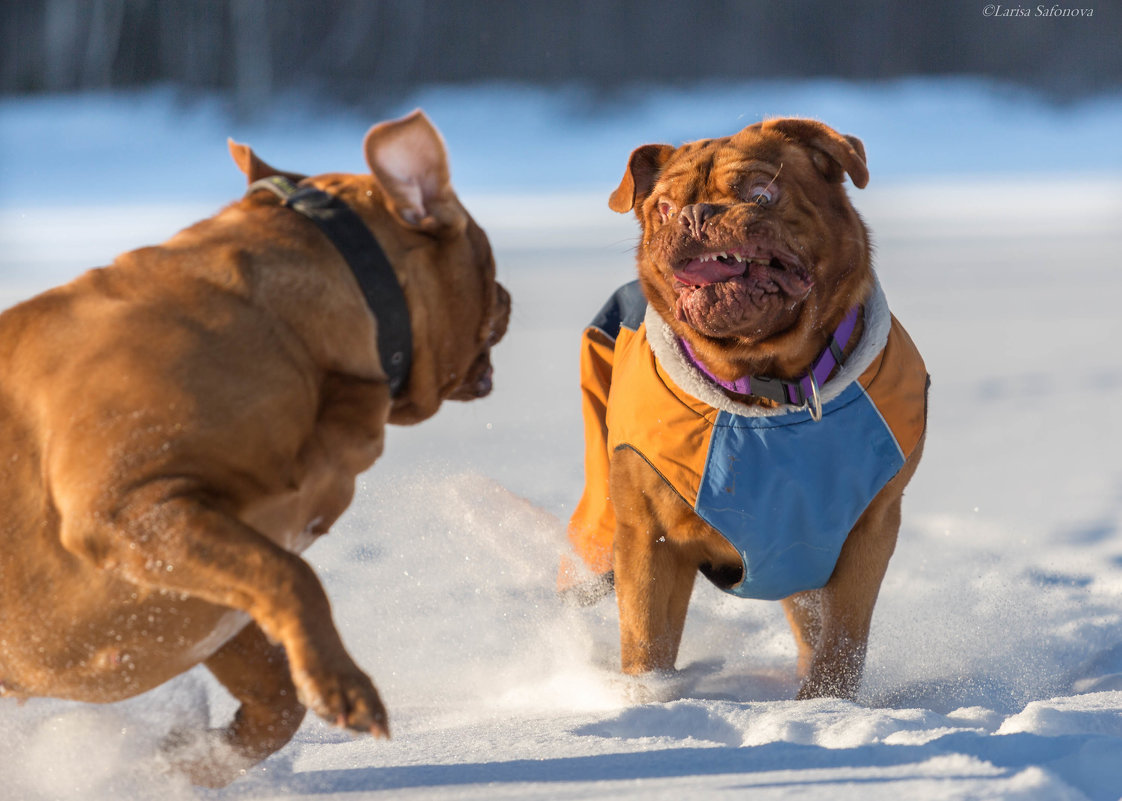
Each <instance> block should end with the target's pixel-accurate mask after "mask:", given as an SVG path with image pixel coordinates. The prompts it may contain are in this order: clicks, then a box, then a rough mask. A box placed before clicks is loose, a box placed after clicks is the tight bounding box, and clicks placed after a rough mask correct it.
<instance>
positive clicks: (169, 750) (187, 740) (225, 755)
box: [160, 729, 257, 788]
mask: <svg viewBox="0 0 1122 801" xmlns="http://www.w3.org/2000/svg"><path fill="white" fill-rule="evenodd" d="M160 755H161V757H162V759H163V761H164V763H165V765H166V772H168V773H173V774H178V775H180V776H185V777H186V778H187V780H188V781H190V782H191V784H195V785H198V786H200V787H215V788H217V787H225V786H226V785H227V784H229V783H230V782H232V781H234V779H237V778H240V777H241V776H244V775H245V774H246V772H247V771H248V770H249V769H250V768H252V767H253V765H254V764H255V763H256V762H257V760H255V759H252V758H250V757H247V756H245V755H244V754H241V753H239V752H238V751H237V750H236V749H234V748H233V747H232V746H231V745H230V738H229V732H227V731H226V730H225V729H177V730H174V731H172V732H171V733H170V734H168V735H167V736H166V737H164V738H163V740H161V741H160Z"/></svg>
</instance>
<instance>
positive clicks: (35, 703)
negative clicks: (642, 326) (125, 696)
mask: <svg viewBox="0 0 1122 801" xmlns="http://www.w3.org/2000/svg"><path fill="white" fill-rule="evenodd" d="M595 100H596V99H595V98H592V97H590V96H588V95H586V94H583V93H581V92H578V91H576V90H566V91H564V92H560V93H544V92H537V91H533V90H529V89H522V88H517V87H485V88H479V89H474V90H450V89H433V90H429V91H427V92H425V93H423V94H422V95H420V96H418V97H414V98H410V99H409V100H408V101H407V102H405V103H402V104H400V106H395V107H394V108H392V109H390V110H388V111H387V112H386V113H384V114H382V115H380V116H390V115H392V114H396V113H401V112H404V111H407V110H408V109H409V108H412V107H413V106H415V105H421V106H423V107H424V108H425V109H426V111H427V112H428V113H429V114H430V116H431V117H432V118H433V120H434V121H435V122H436V124H437V125H438V126H439V127H440V128H441V129H442V131H443V132H444V135H445V137H446V139H447V141H448V144H449V147H450V150H451V153H452V168H453V177H454V180H455V181H456V183H457V185H458V186H459V188H460V191H461V195H462V196H463V198H464V200H465V203H466V204H467V205H468V206H469V208H471V209H472V211H473V213H474V214H475V216H476V217H477V218H478V219H479V220H480V222H481V223H482V224H483V226H484V227H485V228H486V229H487V230H488V232H489V234H490V236H491V238H492V242H493V243H494V245H495V250H496V254H497V259H498V263H499V272H500V277H501V279H502V280H503V281H504V283H505V284H506V285H507V287H508V288H509V289H510V291H511V293H512V295H513V297H514V302H515V309H514V314H513V318H512V322H511V329H510V333H509V334H508V336H507V338H506V340H504V341H503V343H502V344H501V345H500V346H499V347H498V348H497V349H496V351H495V354H494V355H495V364H496V390H495V393H494V395H493V396H492V397H491V398H489V399H487V400H485V401H481V402H476V403H471V404H450V405H448V406H446V407H445V408H444V409H442V410H441V412H440V414H439V415H437V417H435V418H434V419H433V420H431V421H429V422H427V423H425V424H423V425H421V426H418V427H415V428H409V429H393V430H392V431H391V432H390V436H389V441H388V446H387V451H386V454H385V456H384V457H383V458H382V459H381V460H380V461H379V462H378V463H377V464H376V465H375V466H374V468H372V469H371V470H370V471H369V472H368V473H367V474H365V475H364V476H363V477H362V479H361V481H360V491H359V493H358V496H357V499H356V501H355V503H354V505H353V506H352V508H351V510H350V511H349V512H348V513H347V515H346V516H345V517H344V518H343V519H342V520H341V521H340V523H339V524H338V525H337V526H336V530H335V531H334V532H332V534H331V535H330V536H328V537H326V538H324V539H323V540H322V541H321V542H319V543H317V544H316V545H315V546H314V547H313V548H312V549H311V550H309V551H308V552H307V554H306V555H307V558H308V559H309V561H310V562H311V563H312V564H313V565H314V566H315V568H316V571H317V572H318V574H319V575H320V576H321V578H322V579H323V581H324V583H325V586H326V587H327V589H328V592H329V594H330V596H331V599H332V603H333V606H334V610H335V616H336V620H337V622H338V624H339V627H340V629H341V631H342V634H343V637H344V640H345V642H346V643H347V645H348V647H349V649H350V650H351V652H352V653H353V654H354V655H355V656H356V658H357V659H358V661H359V662H360V664H362V665H363V666H365V667H366V668H367V669H368V670H369V671H370V673H371V675H372V676H373V678H374V680H375V682H376V683H377V684H378V686H379V689H380V691H381V692H382V695H383V697H384V699H385V700H386V703H387V705H388V707H389V710H390V715H391V726H392V728H393V732H394V738H393V739H392V740H390V741H388V742H387V741H376V740H372V739H368V738H352V737H351V736H349V735H347V734H346V733H343V732H339V731H337V730H335V729H333V728H331V727H329V726H328V725H326V724H324V723H321V722H320V721H318V720H313V719H311V718H309V719H308V720H307V721H306V722H305V724H304V726H303V728H302V729H301V730H300V732H299V733H298V734H297V736H296V737H295V739H294V740H293V742H292V743H291V744H290V745H289V746H288V747H286V748H285V749H284V750H283V751H282V752H280V753H279V754H277V755H275V756H274V757H273V758H271V759H270V760H268V761H267V762H265V763H264V764H263V765H261V766H259V767H257V768H255V769H253V770H251V771H249V773H248V775H246V776H245V777H244V778H242V779H240V780H239V781H238V782H236V783H234V784H233V785H231V786H230V787H228V788H226V789H224V790H220V791H209V790H201V789H198V788H192V787H190V786H188V785H187V784H186V783H185V782H184V781H183V780H181V779H179V778H177V777H174V776H168V775H165V774H164V773H163V771H162V770H161V764H160V761H159V759H158V758H157V756H156V752H157V747H158V742H159V740H160V738H162V737H164V736H165V735H167V734H168V733H169V731H171V730H173V729H176V728H192V727H198V726H202V725H205V724H206V722H207V721H210V722H211V723H214V724H218V723H221V722H224V721H225V720H226V718H227V717H228V715H229V714H230V713H231V712H232V702H231V701H230V700H229V698H228V697H227V696H226V695H225V694H224V692H223V691H221V690H220V689H219V688H218V687H217V685H216V684H215V683H214V682H213V681H212V680H211V679H210V678H209V676H208V675H207V674H206V673H205V672H203V671H194V672H192V673H190V674H187V675H186V676H183V677H180V678H179V679H177V680H175V681H173V682H170V683H169V684H167V685H165V686H164V687H162V688H159V689H158V690H156V691H154V692H152V693H150V694H148V695H146V696H141V697H140V698H136V699H132V700H130V701H127V702H124V703H121V704H115V705H111V706H90V705H83V704H73V703H67V702H61V701H54V700H32V701H29V702H28V703H27V704H25V705H23V706H18V705H16V704H15V703H14V702H0V754H3V756H4V757H5V758H4V759H2V760H0V787H3V788H4V789H3V791H2V792H0V796H3V797H5V798H12V799H93V800H94V801H101V800H102V799H110V798H113V799H116V798H137V799H141V798H159V799H163V800H164V801H179V800H180V799H252V800H253V801H257V800H260V801H264V800H265V799H312V798H315V799H348V800H349V799H377V798H389V797H392V798H395V799H439V800H440V801H469V800H470V799H500V800H501V799H578V800H583V799H594V798H613V799H639V798H643V799H682V798H734V797H735V798H740V797H744V796H745V795H746V794H747V793H751V794H752V797H753V798H758V799H763V800H764V801H767V800H768V799H782V798H803V797H807V796H809V795H811V794H813V795H814V796H821V797H825V798H830V799H842V801H845V799H893V801H896V799H900V798H908V799H918V800H919V801H933V800H934V799H967V798H969V799H991V798H993V799H997V798H1001V799H1034V800H1035V799H1079V801H1084V799H1090V801H1114V799H1117V798H1119V797H1122V456H1120V455H1119V449H1118V446H1119V444H1120V443H1122V422H1120V421H1119V417H1118V415H1117V410H1118V409H1119V408H1122V361H1120V360H1119V356H1118V349H1117V342H1118V341H1119V340H1120V339H1122V317H1120V316H1119V314H1118V302H1119V300H1120V298H1122V277H1120V273H1119V272H1118V269H1117V257H1116V255H1115V254H1117V253H1118V252H1119V250H1120V248H1122V226H1120V225H1119V221H1120V220H1122V151H1119V149H1118V148H1117V147H1116V146H1115V145H1114V140H1115V136H1116V132H1117V130H1119V129H1120V128H1122V97H1119V96H1111V97H1103V98H1098V99H1095V100H1091V101H1086V102H1083V103H1080V104H1072V105H1068V106H1066V107H1063V108H1056V107H1051V106H1048V105H1044V104H1042V103H1041V102H1039V101H1037V100H1035V99H1034V98H1032V97H1031V96H1027V95H1025V94H1022V93H1017V92H1013V91H1011V90H1009V89H1007V88H1002V87H990V86H987V85H984V84H978V83H973V82H969V81H942V82H931V81H926V82H925V81H912V82H902V83H897V84H886V85H871V86H866V85H854V84H841V83H832V82H817V83H813V82H812V83H802V84H761V85H745V86H735V87H716V86H707V87H698V88H697V89H696V90H695V91H692V92H686V91H673V92H672V91H663V90H660V91H651V92H648V93H646V94H639V93H635V94H632V95H628V96H624V97H618V98H614V99H613V101H612V102H615V103H617V104H621V105H618V106H616V107H614V109H613V108H612V107H608V108H605V107H602V106H598V105H597V104H596V102H595ZM283 110H284V113H283V114H282V111H281V109H280V107H279V106H278V111H277V112H276V114H275V115H274V116H273V117H272V118H270V119H268V120H266V121H264V122H258V123H254V124H241V123H233V122H230V121H228V120H227V118H226V116H225V114H224V111H223V107H222V105H221V104H220V103H218V102H217V101H214V100H207V99H203V100H198V99H196V100H190V101H186V100H183V99H181V98H177V97H176V96H175V95H174V94H173V93H171V92H166V91H164V92H152V93H142V94H134V95H107V96H106V95H100V96H98V95H94V96H74V97H62V98H48V99H24V100H12V99H6V100H0V152H3V153H4V156H3V159H2V161H0V183H2V185H3V186H4V188H5V190H6V191H5V192H4V194H3V198H2V199H0V307H4V306H7V305H10V304H12V303H15V302H17V301H18V300H19V299H21V298H24V297H27V296H28V295H30V294H32V293H34V292H36V291H39V290H41V289H43V288H45V287H47V286H50V285H52V284H54V283H57V282H60V281H63V280H65V279H67V278H68V277H70V276H72V275H74V274H76V273H77V272H78V271H79V270H81V269H83V268H85V267H88V266H94V265H97V264H102V263H105V262H106V261H108V260H109V259H111V258H112V257H113V255H115V254H116V253H117V252H119V251H121V250H125V249H129V248H132V247H137V246H139V245H142V244H147V243H151V242H155V241H159V240H160V239H162V238H164V237H166V236H168V235H169V234H171V233H172V232H174V231H175V230H177V229H178V228H180V227H182V226H184V225H186V224H187V223H189V222H192V221H193V220H195V219H198V218H200V217H202V216H204V215H206V214H209V213H211V212H212V211H213V210H214V209H215V208H217V207H218V206H219V205H220V204H221V203H223V202H225V201H227V200H229V199H231V198H233V197H235V196H236V195H237V194H238V192H239V191H240V188H241V186H242V178H241V176H240V174H238V173H237V171H236V169H235V168H234V167H233V165H232V163H230V161H229V157H228V155H227V154H226V152H225V137H226V136H227V135H232V136H233V137H234V138H235V139H238V140H239V141H246V142H249V143H250V144H252V145H253V146H254V147H255V148H256V149H257V150H258V152H259V153H260V155H261V156H262V157H264V158H265V159H266V160H267V161H270V162H271V163H275V164H277V165H278V166H281V167H284V168H286V169H297V170H307V171H312V172H315V171H326V170H338V169H344V170H347V169H349V170H355V169H359V168H360V166H361V163H362V162H361V154H360V149H359V143H360V141H361V135H362V133H363V132H364V130H365V128H366V127H368V126H369V124H370V123H372V122H373V121H375V120H374V117H372V116H367V117H365V118H364V117H362V115H359V114H357V113H356V112H342V111H330V110H325V109H322V108H315V107H314V106H311V105H309V104H307V103H302V104H285V105H284V109H283ZM787 113H790V114H800V115H805V116H817V117H820V118H822V119H825V120H826V121H827V122H830V123H831V124H834V125H835V126H836V127H838V128H840V129H842V130H844V131H846V132H849V133H854V134H856V135H858V136H861V137H862V138H863V139H864V141H865V144H866V146H867V148H868V152H869V159H870V169H871V174H872V179H871V182H870V186H869V188H868V189H867V190H864V191H856V190H854V191H852V192H851V194H852V196H853V197H854V200H855V202H856V203H857V205H858V206H859V208H860V210H861V212H862V214H863V215H864V216H865V218H866V220H867V221H868V222H869V224H870V225H871V227H872V228H873V231H874V234H875V239H876V242H877V259H876V261H877V264H878V269H879V274H880V278H881V281H882V284H883V285H884V287H885V290H886V292H887V294H888V298H889V302H890V304H891V306H892V308H893V311H894V312H895V314H896V315H897V316H898V317H899V318H900V319H901V320H902V321H903V322H904V324H905V325H906V326H907V328H908V329H909V331H910V333H911V334H912V337H913V338H914V339H915V341H916V342H917V344H918V345H919V346H920V349H921V350H922V352H923V354H924V356H925V358H926V361H927V364H928V368H929V370H930V372H931V374H932V376H933V387H932V398H931V418H930V434H929V437H928V444H927V449H926V454H925V457H924V461H923V464H921V466H920V469H919V472H918V473H917V475H916V478H915V479H914V481H913V483H912V485H911V487H910V488H909V492H908V495H907V499H906V501H905V517H904V524H903V528H902V530H901V537H900V545H899V547H898V549H897V552H896V555H895V557H894V559H893V561H892V563H891V565H890V566H889V572H888V576H887V578H886V580H885V583H884V585H883V588H882V591H881V596H880V602H879V604H878V607H877V611H876V616H875V618H874V626H873V633H872V638H871V643H870V651H869V659H868V668H867V672H866V678H865V682H864V684H863V687H862V690H861V693H860V696H859V697H858V699H857V700H856V702H848V701H837V700H817V701H807V702H796V701H793V700H791V699H792V698H793V696H794V692H795V690H796V682H795V679H794V676H793V672H794V655H795V654H794V645H793V643H792V641H791V637H790V634H789V631H788V629H787V625H786V622H785V620H784V618H783V614H782V612H781V610H780V609H779V607H778V605H777V604H769V603H763V602H750V601H741V600H738V599H735V598H732V597H730V596H727V595H724V594H722V593H720V592H718V591H716V590H715V589H713V588H712V587H710V586H708V585H707V584H705V583H704V582H699V584H698V587H697V589H696V591H695V595H694V601H693V604H692V606H691V609H690V617H689V620H688V623H687V627H686V632H685V636H684V642H683V649H682V654H681V657H680V659H679V667H680V668H681V669H680V671H679V672H678V673H677V674H675V675H673V676H664V677H659V678H656V679H650V680H643V681H639V680H635V679H625V678H623V677H622V676H620V675H619V674H618V673H617V672H616V669H615V665H616V663H617V660H618V644H617V642H616V637H617V632H616V619H615V609H614V606H613V604H612V603H611V602H610V601H605V602H603V603H601V604H600V605H599V606H596V607H593V608H592V609H584V610H572V609H567V608H563V607H561V606H560V605H559V604H558V602H557V600H556V599H555V598H554V595H553V592H552V585H553V579H554V571H555V566H556V561H557V558H558V555H559V554H560V553H561V551H562V549H563V548H564V524H565V519H566V517H567V515H568V513H569V511H570V510H571V508H572V506H573V504H574V503H575V501H576V498H577V496H578V494H579V492H580V487H581V480H582V468H581V442H580V437H581V428H580V420H579V408H578V398H577V393H576V358H577V354H576V349H575V345H576V341H577V337H578V334H579V331H580V329H581V328H582V327H583V325H584V324H585V323H586V322H587V321H588V320H589V319H590V317H591V316H592V314H593V313H594V312H595V311H596V309H597V308H598V307H599V305H600V304H601V303H602V301H603V299H604V298H605V297H606V296H607V294H608V293H609V292H610V291H611V290H612V289H613V288H615V286H617V285H618V284H620V283H622V282H623V281H626V280H628V279H629V277H630V276H631V274H632V271H633V264H632V258H633V256H632V245H633V241H634V237H635V231H636V228H635V226H634V223H633V222H631V221H630V220H629V219H628V218H626V217H622V216H618V215H615V214H613V213H612V212H610V211H608V209H607V206H606V198H607V195H608V193H609V192H610V191H611V189H613V188H614V186H615V184H616V182H617V181H618V179H619V177H620V175H622V172H623V167H624V164H625V161H626V157H627V154H628V153H629V152H630V150H631V149H632V148H633V147H635V146H636V145H638V144H641V143H643V142H648V141H670V142H677V141H682V140H684V139H688V138H695V137H699V136H710V135H722V134H725V133H729V132H731V131H733V130H735V129H736V128H738V127H739V126H741V125H744V124H747V123H749V122H751V121H754V120H755V119H758V118H759V117H761V116H763V115H768V114H787Z"/></svg>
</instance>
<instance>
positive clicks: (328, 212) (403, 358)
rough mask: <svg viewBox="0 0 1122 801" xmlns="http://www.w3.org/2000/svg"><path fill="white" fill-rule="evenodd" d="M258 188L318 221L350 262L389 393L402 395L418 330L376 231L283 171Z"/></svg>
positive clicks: (256, 186) (337, 201) (331, 198)
mask: <svg viewBox="0 0 1122 801" xmlns="http://www.w3.org/2000/svg"><path fill="white" fill-rule="evenodd" d="M258 189H268V190H269V191H270V192H272V193H273V194H275V195H277V196H278V197H280V199H281V200H282V201H283V205H285V206H287V207H288V208H290V209H292V210H293V211H298V212H300V213H301V214H303V215H304V216H305V217H307V218H308V219H309V220H311V221H312V222H314V223H315V224H316V225H317V226H319V228H320V230H321V231H323V233H324V234H326V236H327V238H328V239H329V240H331V244H333V245H334V246H335V249H336V250H338V251H339V253H340V255H342V257H343V259H344V260H345V261H346V262H347V266H349V267H350V268H351V272H352V273H354V276H355V278H356V279H357V280H358V285H359V286H360V287H362V294H363V295H365V296H366V304H367V305H368V306H369V307H370V311H371V312H373V313H374V319H375V320H376V321H377V323H378V355H379V356H381V358H382V369H383V370H385V371H386V375H387V376H388V377H389V384H390V394H391V395H393V396H394V397H397V396H398V395H400V394H401V391H402V390H403V389H404V388H405V383H406V381H408V380H409V368H410V366H411V362H412V359H413V331H412V329H411V328H410V323H409V307H408V306H407V305H406V303H405V293H404V292H403V291H402V289H401V285H400V284H399V283H398V282H397V276H396V275H394V271H393V267H391V266H390V262H389V260H388V259H387V258H386V254H385V252H384V251H383V250H382V248H381V247H380V246H379V245H378V240H377V239H375V238H374V234H372V233H371V232H370V229H369V228H367V227H366V223H364V222H363V221H362V219H361V218H360V217H359V216H358V215H357V214H356V213H355V212H354V210H353V209H352V208H350V207H349V206H348V205H347V204H346V203H344V202H343V201H342V200H340V199H339V198H337V197H335V196H334V195H329V194H328V193H327V192H323V191H321V190H319V189H316V188H315V187H314V186H297V185H296V184H294V183H293V182H292V181H290V180H288V179H287V178H285V177H283V176H280V175H273V176H271V177H269V178H262V179H261V180H260V181H254V182H253V183H252V184H250V185H249V189H247V190H246V194H249V193H251V192H256V191H257V190H258Z"/></svg>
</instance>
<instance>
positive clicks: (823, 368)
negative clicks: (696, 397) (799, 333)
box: [678, 304, 862, 406]
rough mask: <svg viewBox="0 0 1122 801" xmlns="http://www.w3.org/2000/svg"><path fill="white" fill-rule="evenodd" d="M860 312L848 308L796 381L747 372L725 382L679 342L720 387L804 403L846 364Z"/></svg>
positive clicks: (854, 308) (816, 393) (692, 360)
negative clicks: (827, 339) (819, 350)
mask: <svg viewBox="0 0 1122 801" xmlns="http://www.w3.org/2000/svg"><path fill="white" fill-rule="evenodd" d="M861 311H862V307H861V305H860V304H858V305H856V306H854V307H853V308H852V309H850V310H849V312H848V313H847V314H846V315H845V317H844V318H843V319H842V321H841V323H840V324H839V325H838V327H837V328H835V329H834V331H833V333H832V334H831V335H830V340H829V342H828V343H827V345H826V347H825V348H823V349H822V351H821V352H820V353H819V354H818V356H817V357H815V359H814V361H812V362H811V364H810V367H809V368H808V369H807V370H806V372H805V373H804V374H803V375H802V377H800V378H798V379H795V380H793V381H790V380H787V379H782V378H772V377H769V376H757V375H745V376H741V377H740V378H737V379H735V380H733V381H726V380H725V379H723V378H719V377H717V376H716V375H714V374H713V372H712V371H711V370H709V368H707V367H706V366H705V364H704V363H703V362H702V361H701V360H700V359H699V358H698V357H697V354H696V353H694V350H693V348H692V347H691V346H690V343H689V342H688V341H687V340H686V339H683V338H679V340H678V341H679V343H680V344H681V347H682V350H683V352H684V353H685V355H686V357H687V358H688V359H689V360H690V362H691V363H692V364H693V366H694V367H695V368H697V369H698V370H699V371H700V372H701V373H702V374H703V375H705V376H706V377H707V378H708V379H709V380H710V381H712V382H713V383H715V384H717V386H719V387H722V388H723V389H725V390H728V391H729V392H732V393H734V394H736V395H747V396H751V397H757V398H766V399H767V400H770V401H774V402H775V403H789V404H793V405H795V406H804V405H808V404H810V403H812V402H813V401H814V399H815V398H816V397H817V396H818V393H819V388H820V387H822V386H824V385H825V384H826V382H827V381H828V380H829V379H830V376H831V375H832V374H833V373H834V371H835V369H837V368H840V367H841V366H842V365H844V364H845V353H846V348H848V347H850V345H851V342H850V340H851V338H852V337H853V332H854V331H855V330H856V328H857V324H858V322H859V321H860V319H861Z"/></svg>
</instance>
